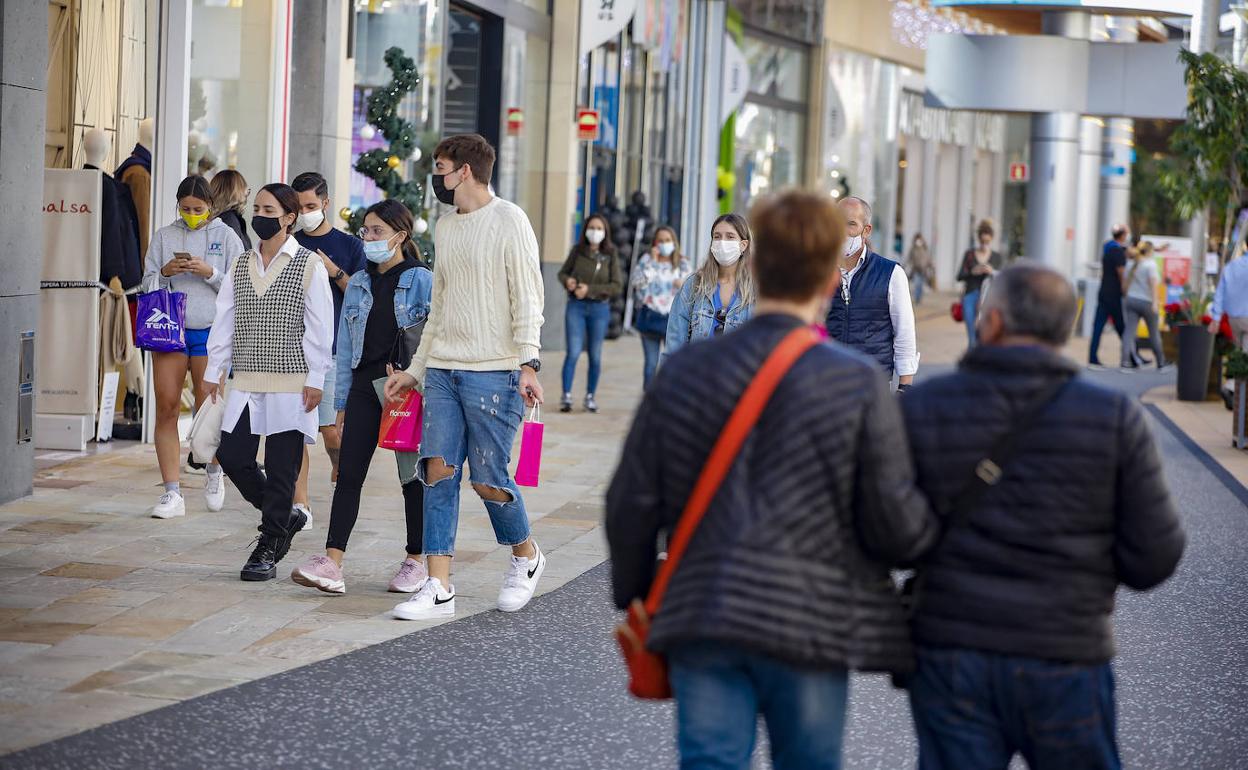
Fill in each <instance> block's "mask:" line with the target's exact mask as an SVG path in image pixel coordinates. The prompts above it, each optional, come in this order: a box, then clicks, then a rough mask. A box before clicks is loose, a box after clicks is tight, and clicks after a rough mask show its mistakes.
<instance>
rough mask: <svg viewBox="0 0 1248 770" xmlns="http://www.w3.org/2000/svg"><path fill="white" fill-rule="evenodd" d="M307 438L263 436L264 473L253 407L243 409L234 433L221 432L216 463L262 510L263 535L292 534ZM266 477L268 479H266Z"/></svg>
mask: <svg viewBox="0 0 1248 770" xmlns="http://www.w3.org/2000/svg"><path fill="white" fill-rule="evenodd" d="M304 439H305V437H304V435H303V434H302V433H300V432H299V431H297V430H288V431H284V432H282V433H274V434H273V435H271V436H265V437H264V473H261V472H260V466H259V465H257V464H256V452H257V451H259V449H260V437H259V436H256V435H254V434H253V433H252V432H251V407H246V408H244V409H243V414H242V415H241V416H240V417H239V418H238V424H237V425H235V426H234V430H232V431H229V432H225V431H223V432H222V433H221V446H220V447H218V448H217V462H219V463H221V469H222V470H223V471H225V475H226V476H229V477H230V481H232V482H234V486H235V487H237V488H238V491H239V492H240V493H242V495H243V499H245V500H246V501H247V502H249V503H251V504H252V505H254V506H255V507H256V508H258V509H259V510H260V533H261V534H263V535H267V536H269V537H279V538H280V537H286V536H287V535H290V534H293V533H292V532H291V531H290V529H291V527H292V525H293V524H294V521H293V519H294V513H293V512H292V511H291V504H292V502H293V500H294V496H295V481H296V480H297V479H298V478H299V468H300V466H302V465H303V444H304ZM266 477H267V478H266Z"/></svg>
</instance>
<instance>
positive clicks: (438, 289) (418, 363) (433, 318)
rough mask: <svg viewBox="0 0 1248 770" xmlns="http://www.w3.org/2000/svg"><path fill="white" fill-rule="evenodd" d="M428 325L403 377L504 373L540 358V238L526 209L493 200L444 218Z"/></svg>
mask: <svg viewBox="0 0 1248 770" xmlns="http://www.w3.org/2000/svg"><path fill="white" fill-rule="evenodd" d="M433 242H434V249H435V254H434V263H433V295H432V304H431V306H430V308H429V320H428V321H427V322H426V324H425V330H424V333H423V334H422V336H421V339H420V348H419V349H418V350H417V351H416V355H415V356H413V357H412V364H411V366H409V367H408V368H407V373H408V374H410V375H412V376H413V377H415V378H416V380H417V381H418V382H422V383H423V382H424V379H425V369H426V368H429V367H432V368H434V369H463V370H468V371H475V372H492V371H500V370H502V371H506V370H511V369H516V368H519V366H520V364H521V363H523V362H525V361H531V360H532V359H534V358H537V353H538V350H539V348H540V346H541V330H542V308H543V306H544V302H545V298H544V292H543V289H542V271H541V263H540V259H539V257H538V247H537V236H536V235H534V233H533V227H532V226H531V225H530V224H529V218H528V216H527V215H526V214H525V213H524V211H523V209H521V208H520V207H519V206H517V205H516V204H514V203H511V202H509V201H505V200H503V199H501V198H497V197H496V198H494V199H493V200H492V201H490V202H489V203H487V204H486V205H485V206H483V207H481V208H480V209H477V210H476V211H474V212H472V213H470V214H459V213H455V214H449V215H447V216H444V217H442V218H441V219H439V220H438V225H437V228H436V230H435V231H434V236H433Z"/></svg>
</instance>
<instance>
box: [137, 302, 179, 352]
mask: <svg viewBox="0 0 1248 770" xmlns="http://www.w3.org/2000/svg"><path fill="white" fill-rule="evenodd" d="M136 316H137V318H136V320H137V321H138V328H137V329H135V335H134V336H135V342H136V343H137V344H138V346H139V348H141V349H143V350H151V351H154V352H156V353H178V352H181V351H183V350H186V295H185V294H183V293H182V292H180V291H169V290H168V289H157V290H156V291H152V292H148V293H147V294H140V295H139V309H138V313H137V314H136Z"/></svg>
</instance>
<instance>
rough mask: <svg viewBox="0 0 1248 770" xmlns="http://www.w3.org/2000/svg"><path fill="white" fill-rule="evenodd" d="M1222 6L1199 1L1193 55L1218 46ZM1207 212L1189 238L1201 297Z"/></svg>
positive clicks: (1208, 0) (1214, 0)
mask: <svg viewBox="0 0 1248 770" xmlns="http://www.w3.org/2000/svg"><path fill="white" fill-rule="evenodd" d="M1221 11H1222V4H1221V3H1220V2H1219V0H1197V4H1196V14H1195V15H1194V16H1192V35H1191V39H1190V41H1189V42H1188V47H1189V48H1191V51H1192V53H1209V52H1211V51H1213V50H1215V49H1216V48H1217V45H1218V24H1219V21H1220V19H1219V14H1220V13H1221ZM1205 214H1206V212H1204V211H1201V212H1199V213H1197V214H1196V216H1194V217H1192V220H1191V222H1189V223H1188V237H1189V238H1191V239H1192V269H1191V273H1190V275H1191V280H1190V282H1191V285H1192V288H1193V289H1194V290H1195V291H1196V293H1197V294H1198V295H1199V294H1201V293H1203V292H1204V290H1205V240H1206V232H1205V228H1206V226H1207V225H1206V222H1205Z"/></svg>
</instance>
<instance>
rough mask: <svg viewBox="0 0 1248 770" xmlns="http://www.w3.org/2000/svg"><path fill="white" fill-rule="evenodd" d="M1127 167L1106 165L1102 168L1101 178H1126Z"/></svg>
mask: <svg viewBox="0 0 1248 770" xmlns="http://www.w3.org/2000/svg"><path fill="white" fill-rule="evenodd" d="M1126 175H1127V167H1126V166H1114V165H1105V166H1101V176H1126Z"/></svg>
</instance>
